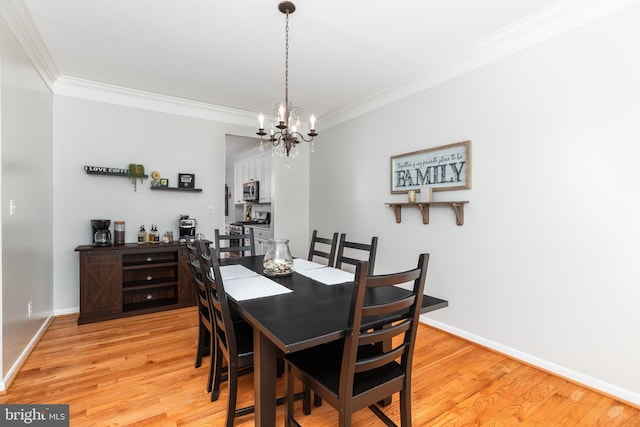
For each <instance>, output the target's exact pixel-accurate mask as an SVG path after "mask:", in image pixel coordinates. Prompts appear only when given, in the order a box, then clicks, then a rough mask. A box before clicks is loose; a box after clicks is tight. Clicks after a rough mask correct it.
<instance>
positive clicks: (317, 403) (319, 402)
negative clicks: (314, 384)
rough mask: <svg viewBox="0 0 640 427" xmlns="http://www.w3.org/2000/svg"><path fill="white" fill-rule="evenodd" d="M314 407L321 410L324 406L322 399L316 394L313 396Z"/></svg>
mask: <svg viewBox="0 0 640 427" xmlns="http://www.w3.org/2000/svg"><path fill="white" fill-rule="evenodd" d="M313 405H314V406H315V407H316V408H319V407H321V406H322V398H321V397H320V396H318V395H317V394H315V393H314V394H313Z"/></svg>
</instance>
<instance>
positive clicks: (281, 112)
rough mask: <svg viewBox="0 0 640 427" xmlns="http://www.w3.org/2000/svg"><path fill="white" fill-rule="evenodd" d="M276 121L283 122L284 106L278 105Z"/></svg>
mask: <svg viewBox="0 0 640 427" xmlns="http://www.w3.org/2000/svg"><path fill="white" fill-rule="evenodd" d="M278 121H280V122H284V104H280V108H278Z"/></svg>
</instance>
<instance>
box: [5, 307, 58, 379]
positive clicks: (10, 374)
mask: <svg viewBox="0 0 640 427" xmlns="http://www.w3.org/2000/svg"><path fill="white" fill-rule="evenodd" d="M53 318H54V316H49V317H47V318H46V319H45V320H44V322H42V325H41V326H40V328H39V329H38V332H36V334H35V335H34V336H33V338H31V341H29V344H28V345H27V346H26V347H25V348H24V350H22V353H20V356H19V357H18V358H17V359H16V361H15V363H14V364H13V366H11V368H10V369H9V370H8V371H7V375H5V377H4V378H2V381H1V382H0V391H5V390H6V389H7V388H8V387H9V386H10V385H11V382H12V381H13V379H14V378H15V376H16V375H17V374H18V372H20V368H21V367H22V365H23V364H24V362H25V361H26V360H27V357H29V354H30V353H31V350H33V348H34V347H35V346H36V344H38V341H40V338H42V335H44V333H45V332H46V330H47V328H49V325H50V324H51V322H53Z"/></svg>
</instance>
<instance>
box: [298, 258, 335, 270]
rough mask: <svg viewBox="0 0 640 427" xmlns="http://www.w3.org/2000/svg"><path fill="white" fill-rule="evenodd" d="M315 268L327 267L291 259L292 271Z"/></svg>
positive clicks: (303, 260) (300, 259)
mask: <svg viewBox="0 0 640 427" xmlns="http://www.w3.org/2000/svg"><path fill="white" fill-rule="evenodd" d="M316 268H327V266H326V265H324V264H319V263H317V262H313V261H308V260H306V259H302V258H294V259H293V271H303V270H313V269H316Z"/></svg>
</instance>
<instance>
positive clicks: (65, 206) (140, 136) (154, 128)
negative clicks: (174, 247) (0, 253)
mask: <svg viewBox="0 0 640 427" xmlns="http://www.w3.org/2000/svg"><path fill="white" fill-rule="evenodd" d="M250 130H251V131H253V129H250ZM248 131H249V130H248V129H243V128H240V127H238V126H231V125H225V124H221V123H216V122H212V121H207V120H200V119H193V118H187V117H181V116H176V115H170V114H164V113H158V112H152V111H144V110H139V109H134V108H127V107H121V106H116V105H109V104H103V103H98V102H92V101H84V100H79V99H73V98H67V97H62V96H55V97H54V138H53V141H54V142H53V145H54V179H53V185H54V191H53V197H54V221H53V230H54V270H55V274H54V289H55V298H54V307H55V310H56V312H57V313H65V312H74V311H77V310H78V304H79V302H78V300H79V293H78V281H79V273H78V255H77V253H76V252H74V248H75V247H77V246H78V245H86V244H91V241H92V240H91V226H90V220H91V219H93V218H106V219H111V220H112V230H113V221H114V220H123V221H125V223H126V225H125V226H126V241H127V242H135V241H136V238H137V231H138V228H139V226H140V225H141V224H144V225H145V226H146V229H147V231H148V230H149V227H150V225H151V224H156V225H158V230H159V231H160V234H161V235H162V234H164V232H165V231H167V230H172V231H173V232H174V236H175V237H177V235H178V218H179V216H180V215H181V214H188V215H190V216H191V217H192V218H196V220H197V221H198V224H197V228H196V229H197V231H198V232H202V233H204V234H205V237H208V238H213V230H214V229H215V228H223V229H224V184H225V134H226V133H234V134H242V133H243V132H244V133H246V132H248ZM129 163H140V164H143V165H144V166H145V169H146V172H147V173H148V174H150V173H151V172H152V171H154V170H157V171H159V172H160V173H161V175H162V176H163V177H165V178H168V179H169V185H170V186H173V187H175V186H176V184H177V178H178V173H183V172H184V173H194V174H195V175H196V177H195V186H196V187H197V188H202V192H201V193H186V192H174V191H152V190H151V189H150V188H149V187H150V181H149V180H145V181H144V183H143V184H138V188H137V191H134V189H133V186H132V185H131V183H130V182H129V181H128V179H127V178H122V177H110V176H99V175H87V174H86V173H85V171H84V166H85V165H91V166H106V167H119V168H126V167H127V166H128V165H129ZM210 205H211V206H213V213H209V212H208V207H209V206H210Z"/></svg>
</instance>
